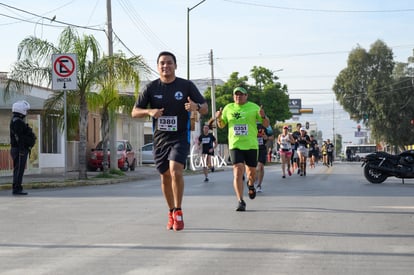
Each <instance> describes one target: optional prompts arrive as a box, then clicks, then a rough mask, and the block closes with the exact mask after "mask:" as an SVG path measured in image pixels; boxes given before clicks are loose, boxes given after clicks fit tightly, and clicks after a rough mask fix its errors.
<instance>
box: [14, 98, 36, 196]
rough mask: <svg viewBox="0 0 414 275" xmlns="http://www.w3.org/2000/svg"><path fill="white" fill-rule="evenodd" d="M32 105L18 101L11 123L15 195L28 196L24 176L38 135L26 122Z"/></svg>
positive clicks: (15, 104)
mask: <svg viewBox="0 0 414 275" xmlns="http://www.w3.org/2000/svg"><path fill="white" fill-rule="evenodd" d="M28 110H30V104H29V103H28V102H27V101H25V100H21V101H17V102H15V103H14V104H13V106H12V112H13V117H12V119H11V121H10V145H11V149H10V155H11V157H12V159H13V195H27V192H24V191H23V186H22V182H23V174H24V169H25V168H26V162H27V157H28V155H29V153H30V150H31V149H32V147H33V146H34V145H35V143H36V135H35V134H34V133H33V131H32V128H30V126H29V125H28V124H27V123H26V122H25V121H24V118H25V117H26V115H27V111H28Z"/></svg>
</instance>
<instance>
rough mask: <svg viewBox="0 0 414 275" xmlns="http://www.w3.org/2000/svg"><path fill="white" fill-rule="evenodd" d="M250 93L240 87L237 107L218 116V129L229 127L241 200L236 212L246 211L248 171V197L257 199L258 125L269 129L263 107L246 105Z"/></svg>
mask: <svg viewBox="0 0 414 275" xmlns="http://www.w3.org/2000/svg"><path fill="white" fill-rule="evenodd" d="M247 98H248V94H247V90H246V89H244V88H243V87H237V88H235V89H234V90H233V100H234V103H229V104H227V105H226V106H225V107H224V108H220V110H219V111H217V112H216V119H217V126H218V127H220V128H224V127H225V126H228V127H229V135H228V140H229V149H230V158H231V161H232V163H233V175H234V179H233V187H234V191H235V192H236V196H237V199H238V206H237V208H236V211H245V210H246V203H245V201H244V200H243V190H244V188H243V187H244V185H243V175H244V172H245V169H246V175H247V179H248V181H247V185H248V187H249V197H250V199H254V198H255V197H256V189H255V188H254V182H255V180H256V166H257V155H258V148H259V144H258V142H257V126H256V122H259V123H261V124H262V125H263V126H264V127H268V126H269V118H267V117H266V115H265V112H264V110H263V108H262V106H258V105H257V104H255V103H253V102H249V101H247Z"/></svg>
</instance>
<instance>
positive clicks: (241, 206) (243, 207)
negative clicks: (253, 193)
mask: <svg viewBox="0 0 414 275" xmlns="http://www.w3.org/2000/svg"><path fill="white" fill-rule="evenodd" d="M236 211H246V203H245V202H244V200H241V201H239V205H238V206H237V208H236Z"/></svg>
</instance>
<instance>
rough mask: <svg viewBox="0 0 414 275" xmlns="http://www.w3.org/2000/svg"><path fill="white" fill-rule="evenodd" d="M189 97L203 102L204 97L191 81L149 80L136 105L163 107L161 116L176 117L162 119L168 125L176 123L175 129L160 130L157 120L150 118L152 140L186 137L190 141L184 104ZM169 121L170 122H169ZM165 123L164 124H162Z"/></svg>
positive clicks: (188, 117)
mask: <svg viewBox="0 0 414 275" xmlns="http://www.w3.org/2000/svg"><path fill="white" fill-rule="evenodd" d="M188 97H190V98H191V100H192V101H194V102H196V103H200V104H203V103H204V102H205V99H204V97H203V96H202V95H201V93H200V92H199V91H198V89H197V87H196V86H195V85H194V83H193V82H191V81H188V80H186V79H183V78H179V77H177V78H176V79H175V80H174V81H173V82H171V83H168V84H166V83H163V82H161V80H160V79H157V80H154V81H152V82H150V83H149V84H148V85H147V86H146V87H145V88H144V90H143V91H142V92H141V93H140V95H139V97H138V101H137V103H136V104H135V106H136V107H138V108H142V109H145V108H147V107H148V106H149V108H157V109H161V108H164V113H163V116H164V117H165V116H168V117H176V119H177V121H175V122H172V121H164V122H167V124H168V125H176V126H177V127H176V130H175V131H172V130H171V129H169V130H167V131H161V130H159V129H157V125H158V120H159V119H154V118H153V120H152V128H153V133H154V142H155V143H156V144H157V143H158V142H162V141H163V140H171V139H181V138H186V139H187V141H188V142H190V112H188V111H186V110H185V107H184V104H185V103H186V102H188V100H187V98H188ZM169 122H171V123H169ZM164 125H165V124H164Z"/></svg>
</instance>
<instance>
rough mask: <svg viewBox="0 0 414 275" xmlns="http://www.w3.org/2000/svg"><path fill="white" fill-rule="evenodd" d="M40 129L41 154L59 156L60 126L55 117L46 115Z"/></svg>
mask: <svg viewBox="0 0 414 275" xmlns="http://www.w3.org/2000/svg"><path fill="white" fill-rule="evenodd" d="M42 122H43V126H42V127H41V129H42V147H41V148H42V149H41V152H42V153H49V154H60V153H61V148H60V147H61V146H60V135H59V131H60V126H59V122H58V117H57V116H56V115H46V116H45V117H44V118H43V120H42Z"/></svg>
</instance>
